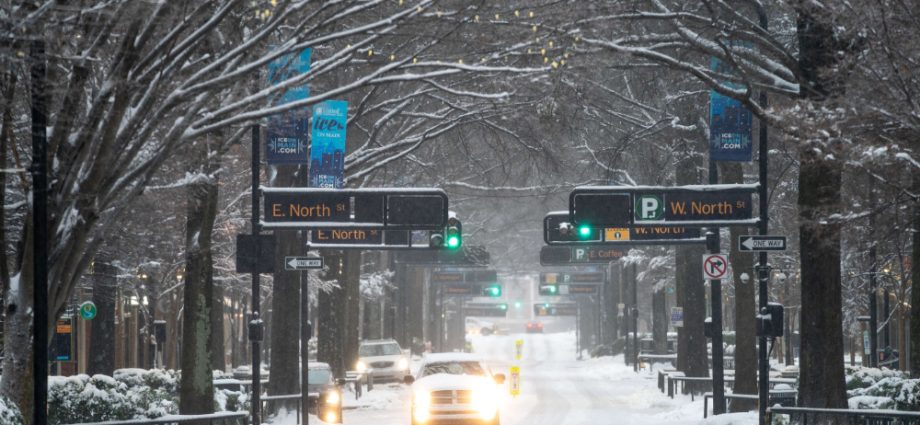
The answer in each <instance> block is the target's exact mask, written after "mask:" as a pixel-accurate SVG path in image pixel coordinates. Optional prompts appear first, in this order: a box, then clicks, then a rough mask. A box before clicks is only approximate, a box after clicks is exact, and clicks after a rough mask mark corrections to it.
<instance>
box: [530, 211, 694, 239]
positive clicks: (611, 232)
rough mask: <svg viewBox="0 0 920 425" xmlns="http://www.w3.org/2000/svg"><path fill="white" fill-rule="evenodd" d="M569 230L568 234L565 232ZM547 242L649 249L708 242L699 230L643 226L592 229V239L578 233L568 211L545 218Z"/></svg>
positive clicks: (544, 228) (544, 232)
mask: <svg viewBox="0 0 920 425" xmlns="http://www.w3.org/2000/svg"><path fill="white" fill-rule="evenodd" d="M563 229H565V231H563ZM543 240H544V242H546V244H547V245H577V246H582V247H583V246H588V245H603V246H611V247H613V246H618V247H621V246H623V247H625V246H645V245H682V244H703V243H705V242H706V239H705V238H703V237H702V235H701V234H700V229H699V228H695V227H679V226H659V225H655V224H646V225H643V224H641V223H637V224H632V225H629V226H625V227H606V228H592V229H591V231H590V233H589V234H588V236H586V237H582V236H579V235H577V234H576V231H575V227H574V225H573V224H572V223H571V219H570V216H569V213H568V211H553V212H550V213H547V214H546V216H544V217H543Z"/></svg>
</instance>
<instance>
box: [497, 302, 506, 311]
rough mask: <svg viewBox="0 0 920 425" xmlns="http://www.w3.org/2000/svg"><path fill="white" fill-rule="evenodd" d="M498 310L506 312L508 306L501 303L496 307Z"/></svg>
mask: <svg viewBox="0 0 920 425" xmlns="http://www.w3.org/2000/svg"><path fill="white" fill-rule="evenodd" d="M498 308H500V309H502V310H507V309H508V304H505V303H501V304H499V305H498Z"/></svg>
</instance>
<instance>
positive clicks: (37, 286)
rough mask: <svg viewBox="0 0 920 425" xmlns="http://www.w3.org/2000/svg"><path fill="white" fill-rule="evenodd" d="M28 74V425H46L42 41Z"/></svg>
mask: <svg viewBox="0 0 920 425" xmlns="http://www.w3.org/2000/svg"><path fill="white" fill-rule="evenodd" d="M29 59H30V62H31V74H32V169H31V172H32V257H33V258H32V273H33V276H34V277H33V282H32V285H33V292H32V308H33V311H34V314H33V316H32V356H33V360H34V363H33V366H32V368H33V369H32V396H33V401H32V422H31V423H32V424H33V425H46V424H47V423H48V410H47V406H48V180H47V168H48V163H47V156H48V154H47V144H48V140H47V121H48V101H47V93H46V92H45V75H46V69H45V41H44V40H42V39H41V38H36V39H34V40H32V43H31V45H30V46H29Z"/></svg>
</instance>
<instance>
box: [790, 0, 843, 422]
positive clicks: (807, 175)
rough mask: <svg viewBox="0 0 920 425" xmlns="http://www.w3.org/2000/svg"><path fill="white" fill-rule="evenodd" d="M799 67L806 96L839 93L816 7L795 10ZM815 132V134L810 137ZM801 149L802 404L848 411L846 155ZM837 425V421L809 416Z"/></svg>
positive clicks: (836, 44) (833, 46)
mask: <svg viewBox="0 0 920 425" xmlns="http://www.w3.org/2000/svg"><path fill="white" fill-rule="evenodd" d="M795 7H796V12H797V15H798V16H797V22H796V25H797V28H796V30H797V38H798V45H799V66H800V68H801V71H802V74H803V75H804V77H805V79H806V84H804V85H803V87H802V93H803V94H804V96H805V97H806V98H808V99H810V100H812V101H815V102H817V103H821V102H823V101H824V100H825V99H828V98H833V97H834V96H840V95H842V94H843V93H842V87H843V86H842V85H841V84H840V82H841V78H840V77H839V74H838V73H839V72H840V71H837V70H836V69H834V67H835V65H836V56H835V55H836V54H837V51H838V50H839V49H840V48H841V47H840V46H842V44H843V43H845V41H844V40H838V39H837V37H836V35H835V31H834V25H835V24H834V23H833V22H832V20H831V18H830V17H829V16H828V15H829V14H828V12H827V11H826V10H825V9H824V8H823V6H821V5H819V4H817V3H810V2H799V3H797V4H796V6H795ZM811 133H815V132H811ZM819 134H820V133H817V134H816V137H817V138H816V139H813V140H802V141H800V144H799V186H798V189H799V198H798V206H799V241H800V245H799V247H800V264H801V266H802V278H801V282H802V296H801V298H802V303H801V305H802V310H801V311H802V319H801V320H802V324H801V368H800V370H801V375H800V377H799V382H800V386H799V399H798V400H799V404H800V405H801V406H804V407H828V408H846V407H847V395H846V385H845V381H844V369H843V324H842V315H843V313H842V300H841V282H840V224H839V222H836V221H832V220H831V218H832V216H833V215H834V214H839V213H840V212H841V203H840V181H841V172H842V168H843V164H842V162H841V158H842V155H841V153H840V152H838V151H837V150H838V149H835V147H834V145H835V144H836V143H837V142H836V141H835V140H833V139H832V137H821V136H820V135H819ZM812 421H814V423H827V424H837V423H843V422H842V421H843V419H842V418H840V417H822V415H817V417H816V418H813V419H812V418H810V420H809V422H812Z"/></svg>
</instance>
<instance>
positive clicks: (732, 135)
mask: <svg viewBox="0 0 920 425" xmlns="http://www.w3.org/2000/svg"><path fill="white" fill-rule="evenodd" d="M712 69H713V70H715V71H717V72H720V73H723V74H733V73H734V70H732V69H731V68H730V67H729V66H726V65H725V64H724V63H723V62H722V61H720V60H719V59H717V58H712ZM722 85H723V86H725V87H728V88H732V89H738V88H744V86H743V85H741V84H737V83H732V82H727V81H725V82H722ZM752 123H753V117H752V116H751V111H749V110H748V109H747V108H745V107H744V106H742V105H741V102H739V101H737V100H735V99H732V98H730V97H728V96H723V95H722V94H720V93H718V92H716V91H715V90H710V92H709V157H710V158H712V160H713V161H750V160H751V159H752V156H753V154H752V149H751V134H752Z"/></svg>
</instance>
